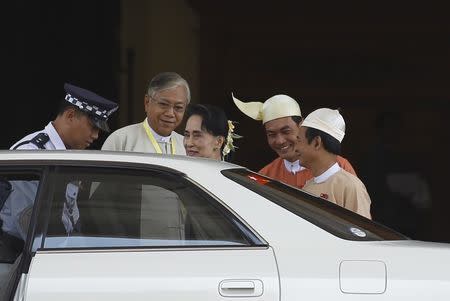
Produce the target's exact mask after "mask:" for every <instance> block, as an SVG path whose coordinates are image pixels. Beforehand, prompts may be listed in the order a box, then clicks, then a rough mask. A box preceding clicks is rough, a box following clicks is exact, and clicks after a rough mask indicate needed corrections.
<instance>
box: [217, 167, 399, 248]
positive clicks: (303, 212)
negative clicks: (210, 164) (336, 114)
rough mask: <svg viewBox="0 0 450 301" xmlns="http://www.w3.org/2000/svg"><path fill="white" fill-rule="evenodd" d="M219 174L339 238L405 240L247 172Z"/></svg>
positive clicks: (358, 218) (230, 170)
mask: <svg viewBox="0 0 450 301" xmlns="http://www.w3.org/2000/svg"><path fill="white" fill-rule="evenodd" d="M222 174H223V175H224V176H226V177H227V178H229V179H231V180H233V181H235V182H236V183H238V184H240V185H242V186H244V187H246V188H248V189H250V190H252V191H253V192H255V193H257V194H259V195H261V196H263V197H265V198H267V199H268V200H269V201H271V202H273V203H275V204H277V205H279V206H281V207H283V208H285V209H287V210H289V211H290V212H292V213H294V214H296V215H297V216H299V217H301V218H303V219H305V220H307V221H309V222H311V223H313V224H314V225H316V226H318V227H320V228H322V229H324V230H326V231H327V232H329V233H331V234H333V235H335V236H338V237H340V238H343V239H347V240H357V241H374V240H404V239H408V238H407V237H406V236H404V235H402V234H400V233H398V232H396V231H394V230H392V229H389V228H387V227H385V226H383V225H381V224H378V223H376V222H373V221H371V220H369V219H367V218H365V217H363V216H360V215H359V214H356V213H354V212H352V211H350V210H347V209H344V208H342V207H340V206H338V205H336V204H334V203H331V202H329V201H327V200H325V199H322V198H319V197H315V196H313V195H311V194H309V193H307V192H305V191H303V190H300V189H297V188H295V187H292V186H289V185H286V184H283V183H281V182H278V181H276V180H273V179H271V178H268V177H265V176H262V175H260V174H257V173H254V172H252V171H249V170H247V169H242V168H239V169H228V170H224V171H222Z"/></svg>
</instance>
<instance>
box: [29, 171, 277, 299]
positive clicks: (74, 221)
mask: <svg viewBox="0 0 450 301" xmlns="http://www.w3.org/2000/svg"><path fill="white" fill-rule="evenodd" d="M50 179H51V182H52V188H51V189H49V194H48V197H46V198H44V199H43V202H42V204H41V207H40V208H41V210H40V211H39V216H38V220H39V223H38V226H37V229H36V231H35V236H34V244H33V254H34V256H33V258H32V260H31V262H30V265H29V271H28V274H27V275H26V280H24V281H23V283H24V290H23V300H27V301H30V300H65V301H68V300H126V299H128V300H149V299H151V300H196V301H198V300H279V295H280V292H279V279H278V271H277V265H276V262H275V257H274V253H273V250H272V248H271V247H270V246H268V244H267V243H266V242H265V241H264V240H263V239H262V238H261V237H259V236H258V235H257V234H255V233H253V232H252V231H251V230H250V229H249V227H247V226H246V225H245V223H244V222H242V221H240V220H239V219H238V218H237V217H236V216H235V215H233V214H232V213H231V212H230V211H229V210H228V209H227V208H225V207H224V206H223V205H222V204H221V203H220V201H219V200H217V199H215V198H214V197H213V196H212V195H211V194H210V193H208V192H206V191H204V190H202V189H201V188H199V187H198V186H196V185H195V184H194V183H192V182H191V181H189V180H188V179H186V178H185V176H184V175H183V174H180V173H177V172H175V171H173V170H168V169H162V168H157V169H154V170H142V169H131V168H125V167H123V166H122V167H121V166H117V167H114V168H113V167H109V168H106V167H105V168H92V167H90V168H83V167H59V168H56V169H55V170H54V171H53V173H52V174H51V178H50Z"/></svg>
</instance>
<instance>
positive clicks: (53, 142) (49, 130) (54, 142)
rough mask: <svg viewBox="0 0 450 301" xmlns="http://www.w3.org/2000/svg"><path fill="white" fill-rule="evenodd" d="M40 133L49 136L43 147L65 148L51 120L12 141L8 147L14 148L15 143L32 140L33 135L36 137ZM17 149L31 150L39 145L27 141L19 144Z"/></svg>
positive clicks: (49, 148) (51, 148)
mask: <svg viewBox="0 0 450 301" xmlns="http://www.w3.org/2000/svg"><path fill="white" fill-rule="evenodd" d="M40 133H45V134H47V135H48V137H49V140H48V141H47V142H46V143H45V144H44V148H45V149H48V150H65V149H66V146H65V145H64V142H63V141H62V140H61V137H60V136H59V134H58V132H57V131H56V129H55V127H54V126H53V124H52V122H49V123H48V124H47V126H46V127H45V128H44V129H43V130H41V131H37V132H34V133H32V134H29V135H27V136H25V137H23V138H22V139H20V140H19V141H17V142H16V143H14V145H13V146H12V147H11V148H10V149H14V147H16V145H18V144H20V143H22V142H24V141H30V140H32V139H33V138H34V137H36V136H37V135H38V134H40ZM17 149H29V150H33V149H39V147H38V146H37V145H36V144H34V143H32V142H29V143H26V144H22V145H20V146H19V147H18V148H17Z"/></svg>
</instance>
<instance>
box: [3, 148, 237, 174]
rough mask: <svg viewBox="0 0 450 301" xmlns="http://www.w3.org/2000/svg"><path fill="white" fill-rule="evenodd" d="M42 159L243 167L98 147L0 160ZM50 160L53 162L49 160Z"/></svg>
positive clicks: (9, 154) (19, 153) (10, 153)
mask: <svg viewBox="0 0 450 301" xmlns="http://www.w3.org/2000/svg"><path fill="white" fill-rule="evenodd" d="M27 161H30V162H31V161H34V162H36V161H38V162H39V161H41V162H42V163H43V164H48V163H52V164H54V163H55V162H56V163H59V162H66V163H67V162H97V163H121V164H124V163H125V164H127V163H130V164H132V165H134V164H144V165H159V166H164V167H167V168H171V169H174V170H178V171H180V172H183V173H186V174H189V173H192V171H204V170H208V171H221V170H224V169H230V168H239V167H240V168H242V167H241V166H239V165H235V164H231V163H227V162H223V161H218V160H212V159H206V158H194V157H188V156H183V155H161V154H149V153H139V152H123V151H99V150H3V151H0V163H1V164H5V163H12V162H14V163H20V164H24V163H26V162H27ZM48 161H51V162H48Z"/></svg>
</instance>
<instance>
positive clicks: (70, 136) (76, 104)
mask: <svg viewBox="0 0 450 301" xmlns="http://www.w3.org/2000/svg"><path fill="white" fill-rule="evenodd" d="M64 90H65V92H66V95H65V97H64V100H63V101H62V102H61V105H60V107H59V110H58V113H57V116H56V118H55V120H53V121H51V122H49V124H48V125H47V126H46V127H45V128H44V129H43V130H41V131H37V132H34V133H32V134H29V135H27V136H25V137H24V138H22V139H20V140H19V141H17V142H16V143H15V144H14V145H13V146H12V147H11V149H22V150H36V149H46V150H66V149H85V148H87V147H88V146H89V145H90V144H91V143H92V142H94V141H95V140H96V139H97V138H98V133H99V131H100V130H103V131H107V132H109V127H108V124H107V121H108V118H109V116H110V115H111V114H112V113H113V112H115V111H116V110H117V109H118V105H117V104H116V103H115V102H112V101H109V100H107V99H105V98H103V97H101V96H99V95H97V94H95V93H93V92H91V91H88V90H85V89H82V88H80V87H76V86H74V85H71V84H65V85H64ZM10 184H11V185H12V189H10V190H9V191H8V193H5V194H4V195H5V196H7V199H6V200H3V201H4V204H3V207H2V208H1V211H0V220H1V230H2V231H1V241H0V245H2V246H3V247H5V245H9V246H14V249H16V251H19V252H20V251H21V247H23V241H24V240H25V238H26V232H27V228H28V224H29V217H30V215H31V208H32V206H33V203H34V198H35V195H36V191H37V186H38V183H37V182H36V181H10ZM76 189H77V188H76ZM72 190H73V189H72ZM75 192H77V191H75ZM0 195H2V194H0ZM0 204H1V202H0ZM62 218H63V220H64V216H63V217H62Z"/></svg>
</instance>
